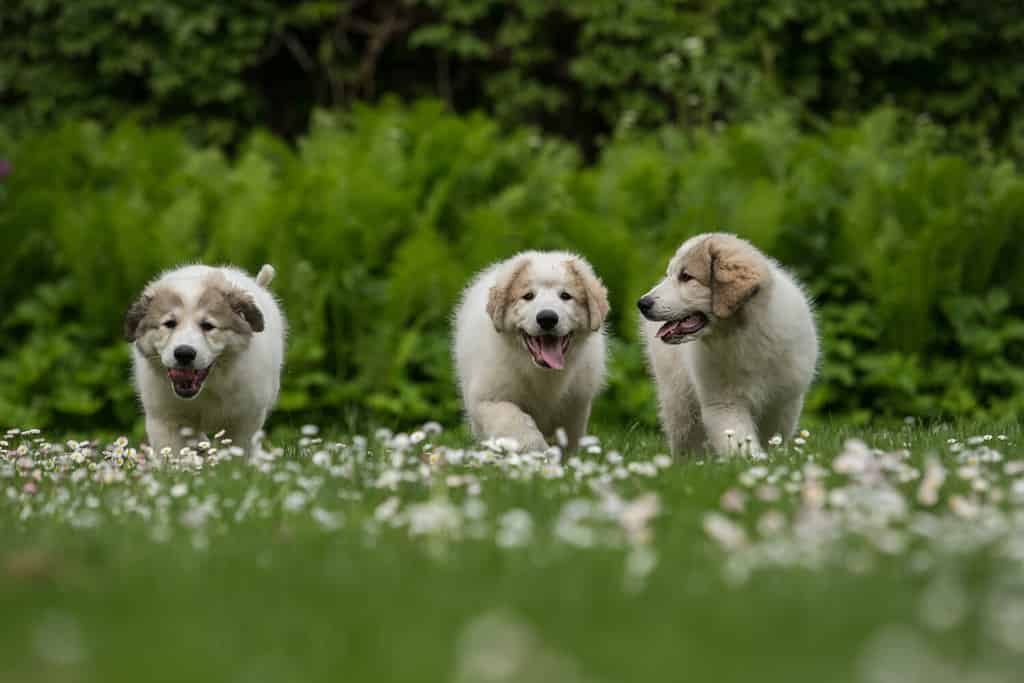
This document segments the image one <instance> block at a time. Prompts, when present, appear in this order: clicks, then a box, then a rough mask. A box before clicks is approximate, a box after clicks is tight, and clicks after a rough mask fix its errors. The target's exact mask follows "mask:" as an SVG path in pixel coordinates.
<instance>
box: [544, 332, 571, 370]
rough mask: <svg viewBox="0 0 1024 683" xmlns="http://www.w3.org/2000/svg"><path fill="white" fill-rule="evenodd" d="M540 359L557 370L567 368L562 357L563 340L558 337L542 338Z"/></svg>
mask: <svg viewBox="0 0 1024 683" xmlns="http://www.w3.org/2000/svg"><path fill="white" fill-rule="evenodd" d="M539 339H540V357H541V358H543V359H544V362H545V363H547V364H548V365H550V366H551V367H552V368H554V369H555V370H561V369H562V368H564V367H565V358H564V357H563V356H562V340H561V339H559V338H558V337H540V338H539Z"/></svg>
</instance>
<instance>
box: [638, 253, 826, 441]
mask: <svg viewBox="0 0 1024 683" xmlns="http://www.w3.org/2000/svg"><path fill="white" fill-rule="evenodd" d="M708 238H716V239H722V238H724V239H726V240H734V241H733V242H731V243H730V247H737V249H738V252H737V253H739V254H740V256H739V258H743V259H746V258H749V259H750V263H751V265H752V266H753V267H756V268H757V269H759V272H761V273H763V274H764V275H765V276H766V277H763V281H761V282H760V284H759V285H758V289H757V290H756V293H754V294H753V295H752V296H751V297H750V298H749V300H746V301H745V303H743V304H742V305H741V307H740V308H739V310H737V311H736V312H735V313H734V314H732V315H730V316H728V317H725V318H719V317H717V316H715V315H714V313H713V312H712V310H711V307H710V304H709V302H710V299H709V298H708V294H709V292H708V291H703V290H702V285H701V284H700V283H699V282H697V281H696V280H694V281H692V283H688V284H687V285H686V286H684V285H683V284H681V283H680V279H679V275H680V270H681V268H682V266H683V264H685V263H687V261H688V259H689V258H690V257H691V256H692V255H693V254H694V253H696V251H695V250H697V249H698V248H699V247H700V246H701V244H700V243H701V242H702V241H703V240H705V239H708ZM714 286H715V285H714V283H711V285H710V287H708V288H707V289H708V290H710V288H712V287H714ZM702 291H703V294H702ZM647 296H649V297H652V299H653V300H654V302H655V307H654V309H653V310H654V311H655V313H654V314H652V315H653V316H654V317H656V320H641V327H642V329H641V336H642V338H643V340H644V343H645V346H646V351H647V356H648V360H649V363H650V368H651V370H652V372H653V374H654V379H655V381H656V383H657V389H658V400H659V403H660V413H661V421H662V426H663V428H664V430H665V433H666V436H667V437H668V440H669V444H670V446H671V448H672V451H673V453H683V452H688V451H696V450H699V449H702V448H704V447H705V445H706V444H707V443H710V445H711V447H712V448H713V449H714V450H715V451H716V452H718V453H720V454H725V453H728V452H730V451H736V450H742V451H746V450H747V449H748V447H747V445H746V444H747V443H749V444H750V445H749V450H750V451H753V452H758V451H760V450H761V449H762V440H765V439H768V438H770V437H772V436H773V435H776V434H779V435H782V436H783V437H789V436H791V435H792V433H793V432H794V431H795V429H796V427H797V423H798V420H799V418H800V412H801V410H802V407H803V401H804V395H805V394H806V392H807V389H808V387H809V386H810V384H811V381H812V379H813V377H814V373H815V368H816V365H817V359H818V337H817V332H816V330H815V324H814V318H813V315H812V312H811V304H810V302H809V300H808V296H807V295H806V293H805V292H804V291H803V289H802V288H801V286H800V285H799V284H798V283H797V281H796V280H795V279H794V278H793V276H792V275H790V274H789V273H787V272H786V271H785V270H784V269H783V268H782V267H781V266H780V265H779V264H778V263H776V262H775V261H773V260H771V259H768V258H767V257H765V256H764V255H763V254H762V253H761V252H759V251H757V250H756V249H755V248H754V247H753V246H752V245H749V244H748V243H746V242H743V241H741V240H738V239H737V238H735V237H733V236H731V235H699V236H697V237H694V238H692V239H690V240H688V241H687V242H685V243H684V244H683V245H682V246H681V247H680V249H679V251H678V252H677V253H676V255H675V257H673V259H672V261H671V263H670V264H669V268H668V273H667V275H666V277H665V279H664V280H662V281H661V282H660V283H659V284H658V285H657V286H656V287H655V288H654V289H652V290H651V291H650V292H649V293H648V295H647ZM698 310H699V311H700V312H702V313H704V314H706V315H707V316H708V318H709V324H708V325H707V327H706V328H705V329H703V330H701V331H700V332H699V333H697V334H696V335H693V338H692V339H689V340H687V342H686V343H681V344H676V345H673V344H668V343H665V342H664V341H662V340H661V339H658V338H657V337H656V336H655V333H656V332H657V331H658V329H659V327H661V325H662V324H663V322H664V321H666V320H673V319H679V318H682V317H684V316H685V315H688V314H690V313H692V312H693V311H698ZM748 437H749V442H748Z"/></svg>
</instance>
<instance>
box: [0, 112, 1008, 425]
mask: <svg viewBox="0 0 1024 683" xmlns="http://www.w3.org/2000/svg"><path fill="white" fill-rule="evenodd" d="M943 146H944V144H943V141H942V130H941V129H939V128H938V127H936V126H932V125H927V126H923V127H922V126H919V125H911V124H910V122H908V120H907V119H906V118H905V117H903V116H901V115H899V114H897V113H896V112H894V111H891V110H880V111H878V112H876V113H874V114H872V115H871V116H869V117H867V118H866V119H864V120H863V121H862V122H860V123H859V124H857V125H855V126H837V127H832V128H828V129H824V130H822V132H820V133H816V134H807V133H802V132H800V130H799V128H798V127H797V126H796V125H795V124H794V123H793V121H792V120H791V118H790V117H788V116H786V115H782V114H778V115H771V116H767V117H763V118H761V119H759V120H757V121H755V122H752V123H749V124H742V125H733V126H728V127H725V128H723V129H722V130H721V131H719V132H717V133H712V132H706V131H700V132H696V133H693V134H686V133H684V132H682V131H680V130H679V129H677V128H666V129H664V130H662V131H660V132H658V133H653V134H646V135H639V134H632V133H629V132H628V131H627V132H624V133H622V134H621V135H620V136H619V137H618V138H617V139H616V140H614V141H613V142H612V143H611V144H609V146H608V148H607V149H606V150H605V152H604V154H603V155H602V157H601V158H600V160H599V161H598V162H597V163H596V164H594V165H591V166H583V165H582V164H581V162H580V159H579V156H578V154H577V153H576V151H575V150H574V149H573V148H572V147H570V146H568V145H566V144H564V143H561V142H557V141H555V140H552V139H549V138H545V137H543V136H541V135H538V134H537V133H535V132H533V131H530V130H526V129H519V130H515V131H512V132H507V131H504V130H503V129H502V128H501V127H500V126H499V125H498V124H497V123H496V122H495V121H494V120H492V119H490V118H487V117H485V116H483V115H472V116H468V117H458V116H454V115H451V114H447V113H445V112H444V108H443V106H442V105H441V104H440V103H437V102H421V103H419V104H417V105H416V106H414V107H412V108H402V107H400V106H397V105H394V104H387V105H385V106H383V107H377V108H368V107H357V108H356V109H355V110H354V111H353V112H352V113H351V114H350V115H346V116H343V117H335V116H328V115H319V116H317V117H316V120H315V123H314V124H313V126H312V130H311V131H310V133H309V134H308V135H307V136H305V137H303V138H302V139H301V140H300V141H299V142H298V144H297V146H295V147H291V146H288V145H286V144H284V143H283V142H282V141H281V140H279V139H277V138H275V137H273V136H271V135H269V134H266V133H262V132H257V133H254V134H252V135H250V136H249V137H248V138H247V139H246V140H245V141H244V142H243V143H242V144H241V146H240V148H239V150H238V154H237V156H236V157H234V158H230V159H229V158H227V157H225V156H224V154H222V153H221V152H220V151H218V150H217V149H215V148H203V147H197V146H194V145H192V144H191V143H189V142H187V141H186V140H185V138H184V137H183V135H182V134H181V133H180V132H176V131H173V130H169V129H146V128H142V127H139V126H138V125H136V124H134V123H124V124H122V125H120V126H118V127H116V128H114V129H112V130H109V131H105V130H103V129H102V128H101V127H99V126H98V125H96V124H93V123H83V122H79V123H68V124H66V125H64V126H61V127H59V128H57V129H54V130H50V131H46V132H40V133H37V134H33V135H27V136H22V137H19V138H18V139H17V140H13V139H10V138H8V139H7V140H6V142H5V138H4V137H3V135H0V149H2V148H5V149H10V150H11V164H12V172H11V173H10V175H9V176H8V177H7V178H6V179H4V180H0V182H2V183H4V185H5V193H4V195H3V198H2V199H0V240H2V241H0V253H2V254H3V255H4V258H3V259H2V260H0V299H2V300H3V301H4V302H5V304H6V309H7V311H8V314H7V315H5V316H4V321H3V323H2V327H0V414H2V415H4V416H5V418H6V419H7V420H8V421H10V422H14V423H18V424H22V425H25V424H35V425H40V426H43V425H54V424H57V425H61V426H75V425H76V424H78V423H82V424H83V425H84V424H89V425H90V426H93V427H95V426H96V425H98V424H108V425H110V426H112V427H121V428H123V427H125V426H127V425H129V424H130V423H132V420H133V417H134V416H136V415H137V408H136V406H135V403H134V400H133V397H132V395H131V389H130V382H129V374H128V353H127V351H128V349H127V345H126V344H125V343H124V342H121V341H120V340H119V339H118V331H119V329H120V325H119V321H120V317H121V315H122V312H123V310H124V308H125V307H126V306H127V304H128V303H129V302H130V301H131V300H132V298H133V297H134V296H135V295H136V294H137V292H138V291H139V289H140V288H141V287H142V286H143V284H144V283H145V282H146V281H147V280H148V279H150V278H151V277H152V276H153V275H155V274H156V273H157V272H159V271H160V270H161V269H163V268H167V267H170V266H173V265H175V264H179V263H181V262H184V261H189V260H202V261H206V262H228V261H229V262H232V263H236V264H238V265H241V266H243V267H246V268H248V269H250V270H251V271H255V270H256V269H257V268H258V267H259V266H260V264H262V263H264V262H270V263H273V264H274V265H275V266H276V267H277V268H278V271H279V276H278V279H277V280H275V282H274V285H273V287H274V289H275V291H276V292H277V293H278V294H279V295H280V297H281V298H282V301H283V303H284V307H285V310H286V312H287V315H288V317H289V319H290V322H291V337H290V342H289V353H288V362H287V368H286V373H285V378H284V386H283V392H282V396H281V401H280V405H279V408H278V412H277V417H276V419H277V420H279V421H289V422H296V423H298V422H299V421H302V420H307V419H312V418H317V419H321V418H323V417H325V416H326V417H327V418H329V419H330V420H344V421H348V422H358V421H362V420H365V419H373V420H374V421H378V422H385V423H396V424H397V423H411V422H415V421H419V420H423V419H427V418H433V419H442V420H447V421H454V420H456V419H457V414H458V405H457V399H456V394H455V385H454V378H453V374H452V367H451V361H450V358H449V341H448V333H449V331H448V327H449V325H448V321H449V316H450V313H451V311H452V307H453V305H454V302H455V301H456V298H457V296H458V293H459V291H460V289H461V288H462V287H463V286H464V284H465V282H466V281H467V279H468V278H469V277H470V276H471V274H472V273H473V272H475V271H476V270H478V269H479V268H481V267H483V266H484V265H486V264H488V263H490V262H492V261H494V260H497V259H500V258H504V257H506V256H508V255H509V254H511V253H513V252H515V251H517V250H520V249H526V248H568V249H573V250H576V251H579V252H580V253H582V254H584V255H585V256H586V257H587V258H588V259H590V260H591V261H592V262H593V263H594V265H595V268H596V269H597V271H598V272H599V273H600V274H601V275H602V277H603V278H604V279H605V281H606V283H607V284H608V286H609V289H610V291H611V296H612V307H613V308H612V316H611V319H610V329H611V332H612V334H613V335H614V337H615V342H614V343H613V345H612V349H613V354H612V367H611V373H610V375H611V378H610V387H609V391H608V393H607V394H606V395H605V396H604V397H603V398H602V399H601V400H600V402H599V405H598V406H597V411H596V419H597V420H598V421H614V422H618V423H623V424H631V423H634V422H641V423H643V424H648V425H653V424H654V419H655V414H656V413H655V410H654V407H653V400H654V399H653V391H652V386H651V383H650V381H649V380H648V379H647V378H646V373H645V370H644V366H643V360H642V354H641V352H640V348H639V344H638V343H637V340H636V315H635V311H634V301H635V300H636V298H637V297H638V296H639V295H640V294H641V293H642V292H644V291H645V290H646V289H647V288H648V287H650V286H651V284H652V283H653V282H654V281H655V280H656V279H657V278H658V277H659V274H660V273H661V272H663V270H664V266H665V263H666V262H667V259H668V257H669V255H670V254H671V253H672V251H673V250H674V249H675V248H676V247H677V246H678V244H679V243H680V242H681V241H682V240H684V239H685V238H687V237H688V236H690V235H692V234H695V233H697V232H702V231H706V230H712V229H725V230H732V231H735V232H738V233H740V234H742V235H744V236H746V237H748V238H750V239H751V240H753V241H754V242H755V243H756V244H758V245H759V246H760V247H762V248H763V249H765V250H766V251H767V252H769V253H771V254H772V255H774V256H775V257H777V258H778V259H779V260H780V261H782V262H783V263H785V264H787V265H789V266H790V267H792V268H793V269H794V270H795V271H796V272H797V273H798V274H799V275H800V276H801V277H802V278H803V279H804V280H805V281H806V282H807V283H808V286H809V288H810V290H811V291H812V292H813V294H814V296H815V297H816V299H817V302H818V311H819V320H820V325H821V331H822V335H823V338H824V342H825V345H824V348H825V360H824V363H823V365H822V371H821V375H820V380H819V381H818V383H817V385H816V387H815V389H814V391H813V394H812V396H811V398H810V400H809V403H808V409H809V411H811V413H813V414H815V415H818V416H827V415H836V416H843V417H852V418H855V419H862V420H866V419H869V418H870V417H873V416H891V417H898V418H902V417H903V416H905V415H915V416H920V417H940V416H952V415H991V416H1004V415H1007V414H1012V413H1013V411H1016V410H1019V409H1020V408H1022V407H1024V406H1022V397H1024V325H1022V323H1021V322H1020V314H1021V313H1022V311H1024V273H1022V271H1021V270H1020V268H1019V263H1020V262H1021V261H1022V259H1024V246H1022V245H1024V240H1021V239H1020V237H1021V235H1022V230H1021V228H1022V226H1024V177H1022V176H1021V175H1020V174H1019V173H1017V172H1016V171H1015V170H1014V168H1013V167H1012V165H1010V164H1008V163H1004V162H998V161H995V160H990V159H984V158H983V159H973V160H968V159H965V158H961V157H957V156H952V155H949V154H946V153H942V152H939V151H937V150H939V149H941V148H942V147H943ZM135 424H136V425H137V424H138V423H137V421H136V422H135Z"/></svg>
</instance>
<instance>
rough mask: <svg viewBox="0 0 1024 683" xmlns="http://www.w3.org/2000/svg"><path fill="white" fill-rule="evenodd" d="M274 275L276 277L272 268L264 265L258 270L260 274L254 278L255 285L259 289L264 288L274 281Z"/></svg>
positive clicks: (267, 264) (275, 272)
mask: <svg viewBox="0 0 1024 683" xmlns="http://www.w3.org/2000/svg"><path fill="white" fill-rule="evenodd" d="M275 275H277V271H276V270H274V266H272V265H270V264H269V263H266V264H264V265H263V267H262V268H260V274H259V275H257V276H256V284H258V285H259V286H260V287H266V286H267V285H269V284H270V281H271V280H273V279H274V276H275Z"/></svg>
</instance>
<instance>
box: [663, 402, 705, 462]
mask: <svg viewBox="0 0 1024 683" xmlns="http://www.w3.org/2000/svg"><path fill="white" fill-rule="evenodd" d="M658 404H659V406H660V411H659V412H660V413H661V426H662V429H663V430H664V431H665V438H667V439H668V445H669V449H670V450H671V451H672V455H683V454H685V453H692V452H695V451H698V450H700V448H701V447H702V446H703V445H704V425H703V424H701V421H700V412H699V411H698V409H697V402H696V397H695V396H693V393H692V392H691V391H690V390H689V387H684V388H682V390H681V391H678V392H672V391H669V390H668V388H663V387H661V386H659V387H658Z"/></svg>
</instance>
